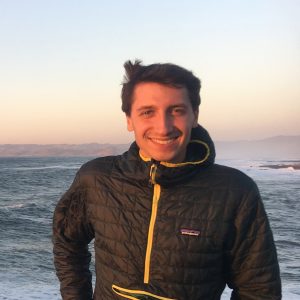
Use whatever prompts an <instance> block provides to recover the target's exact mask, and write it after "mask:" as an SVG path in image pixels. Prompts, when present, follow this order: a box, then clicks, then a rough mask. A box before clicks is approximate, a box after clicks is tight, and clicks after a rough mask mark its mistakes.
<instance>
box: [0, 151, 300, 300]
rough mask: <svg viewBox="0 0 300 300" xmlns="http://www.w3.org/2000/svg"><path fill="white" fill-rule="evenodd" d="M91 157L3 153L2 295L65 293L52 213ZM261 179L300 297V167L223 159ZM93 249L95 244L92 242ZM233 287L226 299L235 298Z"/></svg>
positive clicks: (288, 283) (16, 299) (289, 299)
mask: <svg viewBox="0 0 300 300" xmlns="http://www.w3.org/2000/svg"><path fill="white" fill-rule="evenodd" d="M89 159H91V158H87V157H75V158H74V157H64V158H58V157H48V158H29V157H28V158H20V157H18V158H0V299H1V300H20V299H21V300H32V299H39V300H56V299H61V297H60V293H59V283H58V280H57V278H56V275H55V271H54V267H53V258H52V244H51V226H52V214H53V211H54V208H55V205H56V203H57V201H58V199H59V198H60V197H61V195H62V194H63V192H64V191H66V189H67V188H68V187H69V186H70V184H71V182H72V181H73V179H74V175H75V173H76V171H77V170H78V168H79V167H80V166H81V165H82V163H84V162H85V161H87V160H89ZM217 162H218V163H221V164H224V165H229V166H233V167H236V168H238V169H240V170H242V171H244V172H245V173H246V174H248V175H249V176H251V177H252V178H253V179H254V180H255V181H256V182H257V184H258V186H259V188H260V191H261V194H262V197H263V201H264V204H265V207H266V210H267V213H268V216H269V220H270V223H271V226H272V229H273V234H274V238H275V242H276V245H277V251H278V257H279V262H280V269H281V277H282V284H283V299H285V300H293V299H300V213H299V212H300V201H299V200H300V170H294V169H293V168H292V167H289V168H285V169H270V168H266V167H261V165H265V164H280V163H282V162H280V161H273V162H272V161H271V162H270V161H265V160H261V161H259V160H256V161H247V160H219V161H217ZM91 249H92V248H91ZM229 295H230V290H229V289H228V288H227V289H226V290H225V292H224V294H223V295H222V300H227V299H229V298H230V296H229Z"/></svg>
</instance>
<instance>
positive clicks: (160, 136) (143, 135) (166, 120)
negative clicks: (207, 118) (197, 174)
mask: <svg viewBox="0 0 300 300" xmlns="http://www.w3.org/2000/svg"><path fill="white" fill-rule="evenodd" d="M197 119H198V110H197V111H193V109H192V105H191V102H190V100H189V96H188V92H187V90H186V88H174V87H170V86H166V85H162V84H159V83H154V82H145V83H139V84H138V85H137V86H136V87H135V89H134V93H133V101H132V106H131V114H130V116H127V128H128V130H129V131H134V135H135V140H136V143H137V145H138V146H139V148H140V151H141V154H142V155H143V156H145V157H150V158H153V159H155V160H157V161H165V162H172V163H178V162H182V161H183V160H184V158H185V154H186V147H187V144H188V143H189V141H190V137H191V130H192V128H193V127H196V126H197Z"/></svg>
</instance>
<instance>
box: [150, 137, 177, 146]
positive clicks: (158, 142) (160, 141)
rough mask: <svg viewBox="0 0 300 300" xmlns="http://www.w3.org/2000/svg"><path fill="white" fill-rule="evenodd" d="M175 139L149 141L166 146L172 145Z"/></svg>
mask: <svg viewBox="0 0 300 300" xmlns="http://www.w3.org/2000/svg"><path fill="white" fill-rule="evenodd" d="M175 139H176V138H171V139H167V140H160V139H153V138H151V140H152V141H153V142H155V143H157V144H161V145H167V144H170V143H172V142H173V141H174V140H175Z"/></svg>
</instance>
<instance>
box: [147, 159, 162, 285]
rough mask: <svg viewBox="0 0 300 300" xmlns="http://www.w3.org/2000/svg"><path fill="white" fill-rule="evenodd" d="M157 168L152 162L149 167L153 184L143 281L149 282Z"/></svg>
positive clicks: (158, 186)
mask: <svg viewBox="0 0 300 300" xmlns="http://www.w3.org/2000/svg"><path fill="white" fill-rule="evenodd" d="M156 170H157V164H155V163H154V164H152V165H151V168H150V182H151V183H152V184H153V197H152V209H151V218H150V223H149V229H148V240H147V248H146V256H145V270H144V283H149V277H150V264H151V252H152V246H153V233H154V226H155V222H156V216H157V208H158V202H159V198H160V191H161V188H160V185H159V184H157V183H156V181H155V175H156Z"/></svg>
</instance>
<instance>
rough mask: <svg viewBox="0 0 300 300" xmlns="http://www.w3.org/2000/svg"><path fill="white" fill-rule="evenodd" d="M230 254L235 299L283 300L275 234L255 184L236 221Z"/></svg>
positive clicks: (230, 280) (230, 274) (229, 272)
mask: <svg viewBox="0 0 300 300" xmlns="http://www.w3.org/2000/svg"><path fill="white" fill-rule="evenodd" d="M229 240H231V242H229V244H230V247H229V248H228V252H227V255H226V257H227V259H226V262H227V270H228V272H227V274H228V275H227V284H228V286H229V287H230V288H232V289H233V291H232V295H231V299H242V300H246V299H247V300H257V299H264V300H267V299H272V300H277V299H281V280H280V272H279V265H278V260H277V253H276V248H275V244H274V240H273V234H272V231H271V229H270V225H269V221H268V218H267V215H266V212H265V209H264V206H263V203H262V201H261V197H260V194H259V191H258V188H257V186H256V184H255V183H253V186H252V188H251V190H250V191H249V192H248V193H247V194H246V195H245V196H244V197H243V201H241V203H240V205H239V208H238V209H237V212H236V215H235V219H234V221H233V234H232V236H231V237H230V238H229Z"/></svg>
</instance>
